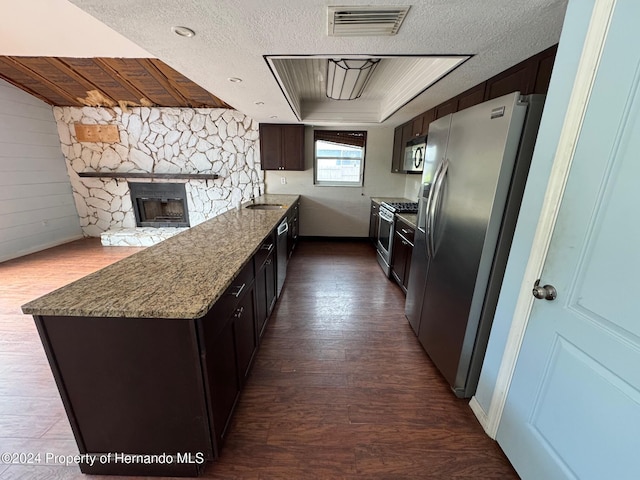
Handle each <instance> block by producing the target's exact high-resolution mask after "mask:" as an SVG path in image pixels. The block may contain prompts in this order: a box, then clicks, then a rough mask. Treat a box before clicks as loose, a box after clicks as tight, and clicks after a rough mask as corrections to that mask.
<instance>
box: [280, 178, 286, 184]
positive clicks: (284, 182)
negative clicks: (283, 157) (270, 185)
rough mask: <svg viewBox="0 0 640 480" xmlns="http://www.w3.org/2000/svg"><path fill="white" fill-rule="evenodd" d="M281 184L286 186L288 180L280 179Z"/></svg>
mask: <svg viewBox="0 0 640 480" xmlns="http://www.w3.org/2000/svg"><path fill="white" fill-rule="evenodd" d="M280 183H281V184H282V185H286V184H287V179H286V177H280Z"/></svg>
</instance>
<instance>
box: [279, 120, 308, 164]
mask: <svg viewBox="0 0 640 480" xmlns="http://www.w3.org/2000/svg"><path fill="white" fill-rule="evenodd" d="M281 128H282V160H281V161H280V165H281V166H282V167H284V170H304V125H282V127H281Z"/></svg>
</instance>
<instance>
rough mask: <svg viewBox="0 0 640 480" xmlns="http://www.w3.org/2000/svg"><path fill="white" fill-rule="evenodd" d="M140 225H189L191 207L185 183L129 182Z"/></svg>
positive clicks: (137, 223)
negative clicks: (189, 206)
mask: <svg viewBox="0 0 640 480" xmlns="http://www.w3.org/2000/svg"><path fill="white" fill-rule="evenodd" d="M129 193H130V195H131V204H132V205H133V212H134V214H135V217H136V225H137V226H138V227H188V226H189V208H188V206H187V192H186V189H185V186H184V183H138V182H129Z"/></svg>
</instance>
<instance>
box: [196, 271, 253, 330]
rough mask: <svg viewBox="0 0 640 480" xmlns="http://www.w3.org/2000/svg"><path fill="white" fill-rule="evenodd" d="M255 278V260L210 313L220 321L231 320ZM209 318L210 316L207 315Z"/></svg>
mask: <svg viewBox="0 0 640 480" xmlns="http://www.w3.org/2000/svg"><path fill="white" fill-rule="evenodd" d="M253 278H254V273H253V260H250V261H249V263H247V264H246V265H245V266H244V268H243V269H242V270H241V271H240V273H239V274H238V276H237V277H236V278H235V279H234V280H233V282H231V285H230V286H229V288H227V289H226V290H225V291H224V293H223V294H222V296H221V297H220V298H219V299H218V301H217V302H216V304H215V305H214V306H213V308H212V309H211V311H210V313H213V314H214V315H215V317H216V318H217V319H220V320H226V319H227V318H229V317H230V316H231V314H232V313H233V311H234V310H235V308H236V307H237V306H238V304H239V303H240V300H241V299H242V296H243V295H244V294H245V293H246V292H248V291H249V290H250V289H251V283H252V282H253ZM207 316H209V315H208V314H207Z"/></svg>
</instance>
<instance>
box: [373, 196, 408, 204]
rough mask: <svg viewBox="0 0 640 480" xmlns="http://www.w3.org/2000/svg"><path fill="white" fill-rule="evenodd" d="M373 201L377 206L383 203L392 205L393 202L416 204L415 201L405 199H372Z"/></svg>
mask: <svg viewBox="0 0 640 480" xmlns="http://www.w3.org/2000/svg"><path fill="white" fill-rule="evenodd" d="M371 200H373V201H374V202H376V203H377V204H380V203H382V202H387V203H391V202H415V200H409V199H408V198H404V197H371Z"/></svg>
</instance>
